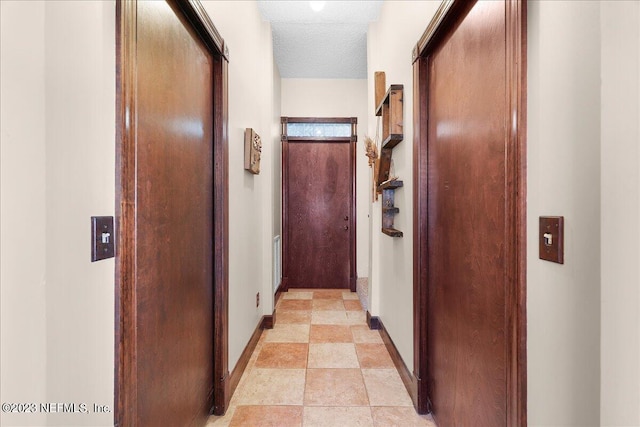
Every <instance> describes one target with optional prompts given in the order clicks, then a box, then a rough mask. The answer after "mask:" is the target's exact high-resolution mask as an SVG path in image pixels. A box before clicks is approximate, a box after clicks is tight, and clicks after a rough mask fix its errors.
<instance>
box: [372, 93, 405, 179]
mask: <svg viewBox="0 0 640 427" xmlns="http://www.w3.org/2000/svg"><path fill="white" fill-rule="evenodd" d="M403 98H404V85H391V86H389V90H387V93H386V94H385V95H384V97H383V98H382V100H381V101H380V103H379V104H378V107H377V108H376V116H382V144H381V150H380V166H379V169H378V180H377V182H384V181H387V180H388V179H389V178H390V176H389V169H390V167H391V154H392V151H391V150H392V149H393V147H395V146H396V145H398V143H399V142H400V141H402V139H403V138H404V126H403V114H404V109H403Z"/></svg>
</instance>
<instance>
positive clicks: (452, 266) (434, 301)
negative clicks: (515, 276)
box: [427, 2, 507, 426]
mask: <svg viewBox="0 0 640 427" xmlns="http://www.w3.org/2000/svg"><path fill="white" fill-rule="evenodd" d="M504 14H505V11H504V4H503V3H502V2H487V3H483V2H478V3H476V4H475V5H474V6H473V7H472V8H471V9H470V10H469V12H468V14H467V15H466V16H465V17H464V18H463V19H462V20H461V21H460V22H459V24H458V26H457V28H456V30H455V31H454V32H453V33H451V34H450V36H449V37H448V38H447V40H446V41H445V42H444V43H442V44H441V45H440V46H439V47H438V48H437V49H435V50H434V52H433V54H432V56H431V61H430V63H429V88H430V98H429V118H430V122H429V128H428V132H429V134H428V139H429V142H428V152H429V160H428V170H429V172H428V173H429V192H428V195H427V197H428V206H429V207H428V222H429V229H428V240H429V251H428V259H429V261H428V277H429V283H430V284H432V286H430V287H429V301H428V309H427V312H428V316H429V324H428V332H429V337H430V343H429V344H430V345H429V349H428V355H429V368H428V372H429V384H430V389H431V391H430V395H431V401H432V403H433V411H434V414H435V417H436V420H437V421H438V422H440V423H441V424H442V425H472V424H474V425H483V426H501V425H505V423H506V403H507V395H506V375H507V360H506V348H507V342H506V322H507V319H506V306H505V304H506V290H505V268H506V265H505V241H504V237H505V232H506V218H505V211H506V199H505V190H506V185H507V182H506V176H505V156H506V147H505V141H506V135H505V132H506V129H505V126H504V118H505V116H506V114H507V106H506V105H505V100H506V94H505V82H506V76H505V41H504V40H505V26H504Z"/></svg>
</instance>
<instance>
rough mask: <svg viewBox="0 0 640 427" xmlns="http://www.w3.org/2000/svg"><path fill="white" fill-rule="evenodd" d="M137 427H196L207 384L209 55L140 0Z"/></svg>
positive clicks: (172, 17) (161, 10)
mask: <svg viewBox="0 0 640 427" xmlns="http://www.w3.org/2000/svg"><path fill="white" fill-rule="evenodd" d="M137 34H138V36H137V37H138V39H137V43H138V47H137V49H138V50H137V52H138V63H137V67H138V70H137V71H138V76H139V78H138V80H137V90H138V92H137V95H138V104H137V105H138V111H137V118H138V129H137V137H138V141H137V147H138V148H137V164H136V171H137V187H136V188H137V198H136V223H137V232H136V240H137V249H136V255H135V256H136V260H137V262H136V265H137V270H136V311H137V313H136V315H137V324H138V329H137V333H136V348H137V374H138V376H137V416H138V418H137V425H139V426H159V425H172V426H187V425H197V424H203V422H204V420H205V418H206V416H207V415H208V410H209V409H210V406H209V405H210V397H211V392H212V388H213V383H214V381H213V284H212V276H213V269H212V260H213V247H212V236H213V229H212V226H213V218H212V215H213V164H212V144H213V123H212V117H213V97H212V95H213V92H212V61H211V57H210V54H209V52H208V51H207V49H206V48H205V47H204V46H203V45H202V43H201V41H200V39H199V38H198V36H197V35H196V34H195V33H194V32H193V31H192V30H190V29H189V26H188V25H186V24H185V22H184V20H183V19H182V18H181V16H180V13H179V12H178V11H176V10H173V9H172V8H171V6H169V5H168V4H166V3H164V2H139V3H138V29H137Z"/></svg>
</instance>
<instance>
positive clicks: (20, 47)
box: [0, 1, 47, 425]
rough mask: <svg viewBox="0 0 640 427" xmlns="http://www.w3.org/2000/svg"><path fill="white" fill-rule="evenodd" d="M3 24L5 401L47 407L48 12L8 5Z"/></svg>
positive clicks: (37, 420) (13, 419) (0, 192)
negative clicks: (45, 79)
mask: <svg viewBox="0 0 640 427" xmlns="http://www.w3.org/2000/svg"><path fill="white" fill-rule="evenodd" d="M0 17H1V19H2V21H1V24H0V30H1V34H0V42H1V43H2V44H1V46H2V47H1V48H0V52H1V57H0V67H1V68H0V94H1V101H0V126H1V128H0V129H1V130H0V138H1V140H2V145H1V154H0V161H1V164H0V173H1V176H0V185H1V188H0V221H1V222H0V235H1V237H2V242H1V246H0V253H1V256H0V283H1V291H0V304H1V305H0V315H1V320H0V325H1V328H2V329H1V332H0V337H1V338H0V339H1V342H0V347H1V349H0V351H1V356H0V362H1V368H0V369H1V370H0V376H1V377H2V381H0V383H1V384H2V385H1V390H0V395H1V396H2V399H1V400H2V402H42V401H45V400H46V352H47V350H46V333H47V327H46V311H45V307H46V306H45V275H46V269H45V265H46V258H45V257H46V251H45V246H44V245H43V244H42V242H43V241H44V236H45V230H46V228H45V225H46V213H45V210H46V206H45V162H46V143H45V126H44V122H45V103H44V97H45V85H44V67H45V63H44V49H45V35H44V19H45V6H44V3H43V2H35V1H33V2H7V1H3V2H0ZM25 28H29V31H25ZM16 40H20V43H15V41H16ZM0 420H1V421H2V424H3V425H27V424H32V425H37V424H43V423H44V422H45V421H44V420H45V417H44V415H32V416H27V415H21V414H7V413H0Z"/></svg>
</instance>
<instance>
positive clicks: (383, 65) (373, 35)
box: [367, 1, 440, 369]
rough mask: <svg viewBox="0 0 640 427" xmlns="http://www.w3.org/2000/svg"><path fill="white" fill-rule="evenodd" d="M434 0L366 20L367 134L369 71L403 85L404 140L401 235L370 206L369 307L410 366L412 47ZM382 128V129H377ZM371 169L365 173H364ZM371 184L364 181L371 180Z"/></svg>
mask: <svg viewBox="0 0 640 427" xmlns="http://www.w3.org/2000/svg"><path fill="white" fill-rule="evenodd" d="M439 5H440V2H439V1H385V2H384V3H383V5H382V9H381V11H380V18H379V20H378V22H374V23H371V24H370V25H369V35H368V39H367V50H368V67H367V75H368V76H369V84H368V85H369V102H368V110H367V113H368V114H369V117H370V119H369V131H368V134H369V135H375V134H376V131H375V129H376V123H377V120H376V119H375V118H374V110H375V105H374V102H375V101H374V72H376V71H384V72H385V73H386V84H387V87H388V86H389V85H391V84H403V85H404V103H403V104H404V129H405V131H404V140H403V141H402V142H401V143H400V144H398V145H397V146H396V147H395V148H394V149H393V157H392V159H393V163H394V168H395V174H396V175H398V176H399V179H400V180H402V181H403V184H404V186H403V187H402V188H401V189H399V190H396V192H395V205H396V206H397V207H398V208H400V213H399V214H397V215H396V216H395V228H397V229H398V230H400V231H402V232H403V233H404V237H402V238H393V237H389V236H387V235H385V234H382V232H381V231H380V229H381V212H380V209H381V208H380V203H381V201H380V200H381V199H378V202H376V203H373V204H372V206H371V216H372V234H371V248H372V254H371V272H370V277H369V298H370V310H369V311H370V312H371V314H372V315H374V316H379V317H380V319H381V320H382V323H384V326H385V328H386V329H387V330H388V332H389V334H390V336H391V339H393V342H394V343H395V345H396V347H397V348H398V351H399V352H400V355H401V356H402V358H403V359H404V362H405V363H406V365H407V366H408V367H409V369H412V367H413V66H412V64H411V51H412V50H413V47H414V46H415V45H416V43H417V41H418V39H419V38H420V36H421V35H422V33H423V32H424V30H425V29H426V28H427V25H428V24H429V22H430V21H431V18H432V16H433V14H434V13H435V11H436V10H437V8H438V6H439ZM380 133H382V131H380ZM370 177H371V174H370V173H369V178H370ZM370 185H371V184H369V186H370Z"/></svg>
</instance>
